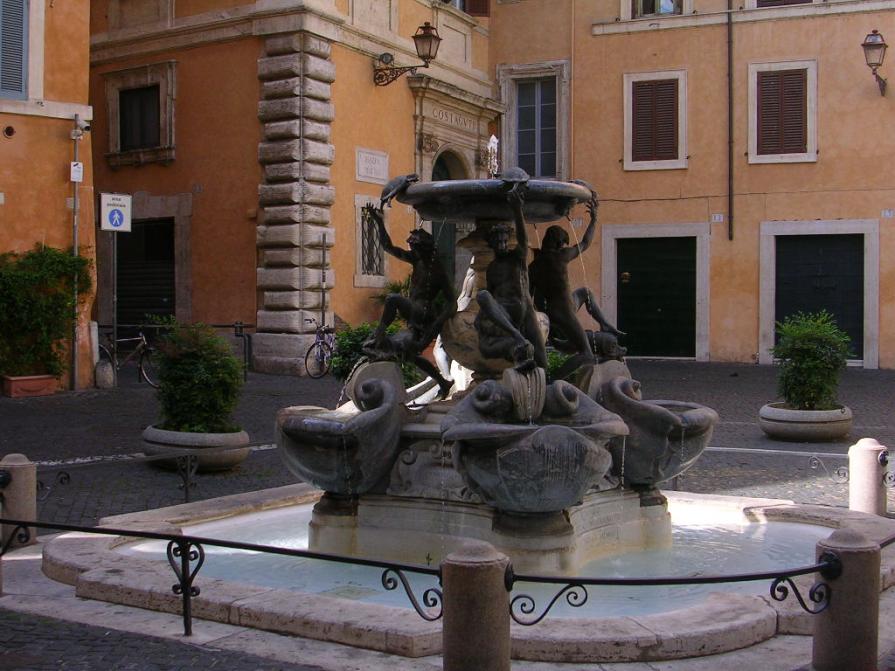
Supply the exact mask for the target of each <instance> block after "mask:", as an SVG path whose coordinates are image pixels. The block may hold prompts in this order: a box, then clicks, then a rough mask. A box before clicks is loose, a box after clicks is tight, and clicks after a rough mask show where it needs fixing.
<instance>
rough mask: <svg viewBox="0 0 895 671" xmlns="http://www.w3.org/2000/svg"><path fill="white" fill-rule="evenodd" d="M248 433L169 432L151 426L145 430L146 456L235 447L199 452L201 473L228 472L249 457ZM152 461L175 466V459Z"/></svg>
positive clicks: (163, 465)
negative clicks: (187, 450)
mask: <svg viewBox="0 0 895 671" xmlns="http://www.w3.org/2000/svg"><path fill="white" fill-rule="evenodd" d="M248 444H249V434H247V433H246V432H245V431H237V432H235V433H187V432H185V431H166V430H165V429H159V428H156V427H154V426H149V427H147V428H146V429H145V430H144V431H143V452H144V453H145V454H146V455H147V456H156V455H164V454H170V453H172V452H174V451H176V450H177V449H184V448H189V449H197V448H199V449H202V448H207V449H209V450H211V448H233V449H227V450H223V449H222V450H220V451H215V452H212V453H210V454H201V455H199V466H198V470H199V472H200V473H208V472H212V471H225V470H227V469H229V468H233V467H234V466H236V465H237V464H239V463H241V462H242V461H243V460H244V459H245V458H246V457H247V456H249V448H248V447H244V446H246V445H248ZM152 463H153V464H156V465H158V466H161V467H162V468H170V469H173V468H176V467H177V463H176V461H175V460H174V459H159V460H158V461H153V462H152Z"/></svg>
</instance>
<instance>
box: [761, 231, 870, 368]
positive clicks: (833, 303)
mask: <svg viewBox="0 0 895 671" xmlns="http://www.w3.org/2000/svg"><path fill="white" fill-rule="evenodd" d="M776 248H777V252H776V257H777V267H776V273H775V274H776V289H775V304H774V319H775V320H776V321H782V320H783V319H785V318H786V317H787V316H789V315H792V314H795V313H796V312H818V311H820V310H826V311H827V312H829V313H831V314H832V315H833V316H834V317H835V318H836V323H837V324H838V325H839V328H841V329H842V330H843V331H845V332H846V333H848V335H849V338H851V345H850V348H851V352H852V354H853V355H854V356H855V357H856V358H858V359H861V358H863V357H864V236H863V235H778V236H776Z"/></svg>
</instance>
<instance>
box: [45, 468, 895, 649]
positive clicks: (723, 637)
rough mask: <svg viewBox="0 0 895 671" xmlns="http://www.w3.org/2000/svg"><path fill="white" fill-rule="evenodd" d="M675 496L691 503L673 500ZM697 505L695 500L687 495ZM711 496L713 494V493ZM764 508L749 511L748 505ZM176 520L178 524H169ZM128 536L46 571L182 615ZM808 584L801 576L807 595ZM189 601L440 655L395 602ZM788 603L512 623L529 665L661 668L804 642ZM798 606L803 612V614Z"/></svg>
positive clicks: (354, 641) (348, 639) (50, 556)
mask: <svg viewBox="0 0 895 671" xmlns="http://www.w3.org/2000/svg"><path fill="white" fill-rule="evenodd" d="M317 496H319V492H318V491H316V490H314V489H313V488H311V487H309V486H307V485H291V486H288V487H280V488H277V489H273V490H267V491H263V492H253V493H251V494H241V495H234V496H228V497H222V498H220V499H214V500H212V501H203V502H199V503H193V504H182V505H178V506H172V507H169V508H164V509H159V510H154V511H147V512H146V513H131V514H128V515H122V516H117V517H114V518H108V519H106V520H104V522H105V524H107V525H108V526H113V525H114V526H131V525H134V526H132V528H143V529H149V528H154V529H157V530H160V531H171V530H174V529H177V528H178V527H179V526H181V525H186V524H187V523H190V524H192V523H198V522H203V521H208V520H209V519H220V518H221V517H225V516H228V515H230V514H234V513H236V512H249V511H257V510H262V509H266V508H275V507H279V506H281V505H289V504H291V503H296V502H307V501H310V500H314V498H316V497H317ZM678 498H684V497H680V496H678ZM686 498H688V499H690V500H694V499H698V498H700V497H699V496H698V495H691V494H688V495H686ZM708 498H711V499H712V500H716V499H718V497H717V496H712V497H708ZM738 498H739V497H729V500H728V501H727V503H729V504H730V505H731V506H735V507H738V508H740V510H741V511H742V512H743V514H744V515H745V516H746V517H748V518H750V519H765V520H780V521H793V522H799V521H801V522H808V521H810V522H813V523H815V524H823V525H825V526H829V527H831V528H836V527H839V526H842V525H848V526H854V527H858V528H860V530H861V531H862V533H864V534H865V535H867V536H869V537H870V538H872V539H873V540H875V541H877V542H879V540H882V539H883V538H885V537H888V536H889V535H891V534H892V533H893V530H895V521H893V520H888V519H885V518H880V517H874V516H871V515H865V514H862V513H854V512H851V511H848V510H844V509H837V508H826V507H823V506H801V505H795V504H789V503H783V504H772V505H768V504H769V503H772V501H771V500H768V499H745V498H739V501H738V502H736V503H735V500H736V499H738ZM753 503H755V504H758V505H755V506H752V505H750V504H753ZM174 520H176V521H177V522H178V524H176V525H175V524H173V521H174ZM121 543H122V539H120V538H112V537H89V536H85V535H74V534H66V535H62V536H59V537H57V538H55V539H53V540H52V541H50V542H49V543H47V544H46V546H45V547H44V561H43V570H44V573H45V574H46V575H47V576H48V577H51V578H53V579H56V580H60V581H62V582H66V583H68V584H74V585H75V586H76V594H77V596H79V597H82V598H91V599H97V600H103V601H109V602H113V603H121V604H125V605H131V606H138V607H142V608H150V609H153V610H159V611H163V612H169V613H175V614H176V613H179V612H180V608H181V597H179V596H177V595H175V594H174V593H173V591H172V590H171V587H172V585H173V584H174V582H175V580H176V578H175V577H174V573H173V571H172V570H171V569H170V568H169V567H168V566H167V564H166V563H162V562H159V561H150V560H142V559H136V558H132V557H126V556H124V555H121V554H119V553H117V552H115V551H114V547H116V546H117V545H120V544H121ZM893 567H895V549H893V548H890V549H887V550H886V551H885V552H884V557H883V569H882V573H883V577H884V580H885V581H887V583H888V584H891V583H892V580H893V579H892V575H893V570H895V569H893ZM811 582H812V580H811V579H810V577H805V578H804V579H800V580H797V583H799V584H800V588H803V586H804V589H803V594H806V593H807V586H810V583H811ZM195 584H196V586H198V587H199V588H200V590H201V593H200V595H199V596H197V597H195V598H194V599H193V614H194V616H196V617H197V618H200V619H209V620H216V621H220V622H226V623H230V624H234V625H239V626H250V627H255V628H259V629H266V630H271V631H277V632H281V633H286V634H292V635H297V636H302V637H306V638H311V639H317V640H322V641H331V642H335V643H341V644H346V645H351V646H355V647H361V648H367V649H371V650H377V651H380V652H386V653H391V654H396V655H401V656H405V657H421V656H426V655H432V654H437V653H438V652H440V650H441V625H440V623H437V622H436V623H429V622H426V621H424V620H422V619H421V618H420V617H419V616H418V615H417V614H416V613H415V612H413V611H412V610H408V609H401V608H395V607H391V606H378V605H374V604H364V603H358V602H356V601H352V600H348V599H340V598H337V597H331V596H321V595H318V594H301V593H297V592H291V591H289V590H279V589H269V588H263V587H257V586H252V585H248V584H243V583H237V582H231V581H221V580H218V579H208V580H204V579H203V578H202V576H201V573H200V575H199V576H198V577H197V579H196V583H195ZM794 601H795V599H794V598H793V597H792V596H790V598H789V599H787V601H785V602H782V603H780V602H776V601H774V600H772V599H770V597H758V596H744V595H737V594H720V593H719V594H712V595H710V596H709V597H708V598H707V599H706V600H705V601H704V602H703V603H701V604H699V605H697V606H693V607H690V608H685V609H681V610H677V611H672V612H671V613H663V614H657V615H648V616H636V617H634V616H632V617H618V618H598V619H593V620H588V619H558V618H556V619H550V618H548V619H546V620H545V621H544V622H541V623H539V624H538V625H536V626H534V627H522V626H519V625H513V627H512V633H511V637H512V649H513V656H514V657H515V658H517V659H526V660H533V661H566V662H620V661H658V660H665V659H679V658H686V657H695V656H704V655H712V654H717V653H721V652H726V651H730V650H737V649H741V648H744V647H747V646H750V645H753V644H755V643H758V642H760V641H764V640H767V639H769V638H772V637H773V636H775V635H776V634H787V633H797V634H805V633H808V632H809V631H810V629H808V630H807V631H806V625H809V626H810V618H811V615H809V614H807V613H804V612H803V611H801V609H800V608H799V607H798V606H797V605H793V604H792V603H790V602H794ZM796 609H798V610H796Z"/></svg>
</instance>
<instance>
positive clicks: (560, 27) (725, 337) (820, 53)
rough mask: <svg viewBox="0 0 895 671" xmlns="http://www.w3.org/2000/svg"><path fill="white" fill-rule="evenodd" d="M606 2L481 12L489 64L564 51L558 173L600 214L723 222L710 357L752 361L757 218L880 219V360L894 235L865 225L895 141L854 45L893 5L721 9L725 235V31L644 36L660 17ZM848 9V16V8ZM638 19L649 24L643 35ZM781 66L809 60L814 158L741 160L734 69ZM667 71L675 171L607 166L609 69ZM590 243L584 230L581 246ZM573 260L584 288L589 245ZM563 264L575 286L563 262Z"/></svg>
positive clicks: (696, 22) (890, 185)
mask: <svg viewBox="0 0 895 671" xmlns="http://www.w3.org/2000/svg"><path fill="white" fill-rule="evenodd" d="M740 4H741V3H740ZM835 4H837V3H831V5H830V7H831V8H832V7H833V5H835ZM843 4H845V3H843ZM619 6H620V5H619V2H618V0H579V1H576V2H574V7H572V3H570V2H550V3H547V2H537V1H533V0H524V1H523V2H519V3H505V4H497V5H495V6H494V17H493V19H492V38H491V53H492V60H493V62H494V63H495V64H498V63H533V62H538V61H541V60H551V59H558V58H569V59H570V63H571V65H570V68H571V77H572V86H571V99H572V102H571V107H572V118H571V128H572V140H571V143H570V147H569V148H568V150H569V151H570V153H571V156H572V162H571V165H572V169H571V175H572V176H573V177H578V178H581V179H585V180H588V181H590V182H591V183H593V184H594V185H595V186H596V188H597V190H598V191H599V193H600V196H601V203H602V204H601V208H600V221H601V223H602V224H621V225H627V224H647V225H649V224H686V223H699V222H703V223H705V222H709V221H710V220H711V215H712V214H722V215H725V220H724V221H723V222H722V223H715V224H711V257H710V258H711V263H710V265H711V267H710V273H709V287H710V311H709V315H710V316H709V320H710V321H709V350H710V357H711V358H712V359H715V360H736V361H753V360H754V357H755V355H756V352H757V351H758V346H759V336H760V332H759V298H760V277H759V228H760V225H761V222H763V221H771V220H799V221H813V220H840V219H841V220H857V219H861V220H863V219H876V220H880V223H881V226H880V245H879V246H880V282H879V296H880V320H879V346H880V361H879V363H880V365H881V366H885V367H891V366H892V365H895V335H893V328H892V327H893V326H895V322H893V319H895V305H893V303H892V301H891V300H890V299H889V298H888V297H889V296H891V295H892V293H893V290H895V285H893V284H892V281H893V280H895V270H893V265H895V259H893V258H892V256H893V255H892V249H893V242H895V241H893V238H892V233H891V230H890V229H891V226H887V225H886V224H887V223H891V220H890V219H880V217H881V212H882V211H883V210H885V209H891V208H893V207H895V179H893V177H892V174H893V173H892V172H891V170H888V169H887V168H886V167H885V166H886V165H887V164H888V163H890V162H891V157H892V155H893V154H895V137H893V136H892V134H891V133H885V132H881V129H882V128H884V127H887V126H888V125H890V124H891V122H892V121H895V117H893V109H892V106H891V98H890V97H886V98H883V97H881V96H880V95H879V92H878V90H877V87H876V85H875V83H874V81H873V79H872V78H871V76H870V72H869V70H868V69H867V67H866V65H865V63H864V59H863V55H862V53H861V49H860V46H859V45H860V43H861V41H862V40H863V37H864V35H866V34H867V33H868V32H869V31H870V30H871V29H872V28H878V29H879V30H880V31H881V32H882V33H883V34H889V33H892V34H895V12H892V11H864V12H854V13H833V12H826V13H823V12H821V10H817V11H819V12H821V15H818V16H813V17H812V16H793V12H794V11H803V10H791V9H790V8H783V13H779V14H774V13H773V12H772V11H771V10H763V11H764V14H763V16H765V17H766V18H767V20H762V21H744V20H743V19H744V18H746V17H748V16H750V15H749V14H748V13H745V12H736V14H735V23H734V45H735V46H734V73H733V74H734V87H735V94H734V110H735V119H734V140H735V149H734V161H733V164H734V165H733V167H734V175H735V186H734V191H735V194H736V196H735V201H734V204H735V221H734V236H733V240H728V222H727V220H726V214H727V103H726V86H727V82H726V76H727V75H726V40H727V33H726V27H725V25H724V24H723V23H722V22H721V21H722V20H723V17H721V16H720V15H718V18H717V20H715V19H712V18H711V17H705V19H703V18H702V17H700V16H695V17H693V18H692V20H691V19H689V18H685V17H681V18H679V19H674V20H676V21H684V20H686V21H688V22H689V23H691V24H692V25H690V26H688V27H680V28H675V29H657V28H659V27H664V26H666V25H667V23H666V24H663V23H662V21H664V19H662V18H654V19H650V20H641V21H639V22H636V21H635V22H624V21H623V22H621V23H617V22H616V17H617V16H619ZM693 6H694V9H695V10H697V14H712V12H718V11H720V10H722V9H723V5H721V4H719V3H718V2H707V1H703V0H694V3H693ZM848 6H850V7H851V8H852V9H859V8H858V7H857V5H855V4H854V3H850V4H849V5H848ZM810 9H811V8H808V10H809V11H810ZM751 16H757V14H755V13H753V14H752V15H751ZM775 17H777V18H775ZM784 17H789V18H784ZM573 20H574V28H573V29H570V24H569V22H570V21H573ZM713 20H714V21H715V23H714V24H713V23H712V21H713ZM700 21H703V22H702V23H700ZM650 22H652V23H653V24H654V26H653V27H651V28H647V29H644V27H645V26H646V25H647V24H648V23H650ZM594 33H596V34H594ZM819 36H822V38H821V37H819ZM570 41H573V42H574V44H573V47H570V46H569V42H570ZM788 60H815V61H816V62H817V72H818V101H819V102H818V111H817V138H818V149H819V154H818V160H817V161H816V162H813V163H794V164H781V165H773V164H772V165H753V164H750V163H749V159H748V156H747V155H746V151H747V149H748V143H747V127H748V126H747V123H748V115H747V112H748V102H747V91H748V68H749V64H750V63H766V62H774V61H788ZM885 68H886V66H884V69H885ZM666 70H686V72H687V96H688V106H687V118H688V123H687V128H688V147H687V154H688V166H687V168H686V169H678V170H647V171H626V170H624V167H623V164H622V160H621V159H622V157H623V151H624V126H623V123H624V116H623V111H624V104H623V76H624V74H625V73H637V72H653V71H656V72H660V71H666ZM882 74H883V76H885V73H882ZM890 95H891V94H890ZM579 230H581V229H579ZM599 244H600V239H599V237H598V241H597V245H596V246H597V247H599ZM584 259H585V262H586V265H587V273H586V274H587V282H588V284H589V285H590V286H592V287H593V288H595V289H598V288H599V282H600V265H599V264H600V257H599V254H598V252H597V251H596V250H592V251H590V252H588V253H587V254H585V255H584ZM570 271H571V274H572V277H573V281H577V278H576V269H573V268H570ZM577 272H579V274H580V271H577Z"/></svg>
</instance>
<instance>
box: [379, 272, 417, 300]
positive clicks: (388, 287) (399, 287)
mask: <svg viewBox="0 0 895 671" xmlns="http://www.w3.org/2000/svg"><path fill="white" fill-rule="evenodd" d="M390 294H399V295H401V296H405V297H409V296H410V275H408V276H407V277H405V278H404V279H403V280H389V281H388V282H386V283H385V286H384V287H383V288H382V291H379V292H377V293H375V294H373V295H372V296H370V300H372V301H374V302H376V303H379V304H380V305H385V299H386V298H388V297H389V295H390Z"/></svg>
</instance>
